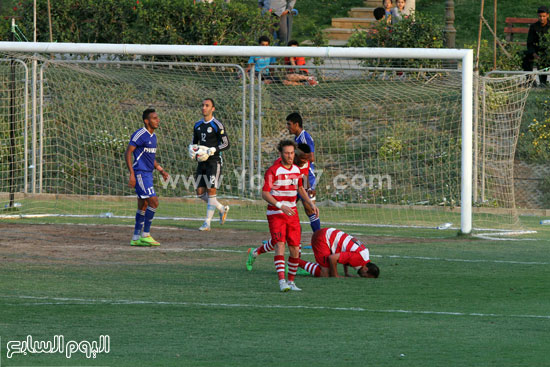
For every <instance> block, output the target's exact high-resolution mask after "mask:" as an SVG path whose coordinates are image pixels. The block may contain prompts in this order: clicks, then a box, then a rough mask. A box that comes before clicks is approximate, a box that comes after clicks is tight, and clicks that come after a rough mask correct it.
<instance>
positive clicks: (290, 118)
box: [286, 112, 302, 127]
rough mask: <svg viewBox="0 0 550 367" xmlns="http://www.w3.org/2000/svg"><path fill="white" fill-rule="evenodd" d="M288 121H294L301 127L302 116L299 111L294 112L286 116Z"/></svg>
mask: <svg viewBox="0 0 550 367" xmlns="http://www.w3.org/2000/svg"><path fill="white" fill-rule="evenodd" d="M286 120H287V121H291V122H293V123H298V125H299V126H300V127H302V116H300V114H299V113H298V112H292V113H291V114H290V115H288V116H287V117H286Z"/></svg>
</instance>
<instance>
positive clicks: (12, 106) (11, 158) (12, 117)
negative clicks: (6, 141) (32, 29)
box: [8, 19, 15, 208]
mask: <svg viewBox="0 0 550 367" xmlns="http://www.w3.org/2000/svg"><path fill="white" fill-rule="evenodd" d="M13 28H15V19H12V29H13ZM11 40H12V41H15V33H13V32H12V33H11ZM8 89H9V91H10V98H9V101H10V102H9V105H10V107H9V111H10V113H9V114H10V130H9V131H10V153H9V167H10V168H9V172H10V173H9V175H10V178H9V182H10V184H9V185H10V189H9V207H10V208H13V206H14V201H15V60H10V86H9V88H8Z"/></svg>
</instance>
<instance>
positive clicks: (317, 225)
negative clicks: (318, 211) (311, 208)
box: [309, 214, 321, 232]
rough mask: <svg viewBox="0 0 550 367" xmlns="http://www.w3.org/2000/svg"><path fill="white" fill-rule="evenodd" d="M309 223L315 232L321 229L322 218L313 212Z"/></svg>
mask: <svg viewBox="0 0 550 367" xmlns="http://www.w3.org/2000/svg"><path fill="white" fill-rule="evenodd" d="M309 225H310V226H311V229H312V230H313V232H315V231H318V230H320V229H321V220H320V219H319V217H318V216H317V215H315V214H312V215H310V216H309Z"/></svg>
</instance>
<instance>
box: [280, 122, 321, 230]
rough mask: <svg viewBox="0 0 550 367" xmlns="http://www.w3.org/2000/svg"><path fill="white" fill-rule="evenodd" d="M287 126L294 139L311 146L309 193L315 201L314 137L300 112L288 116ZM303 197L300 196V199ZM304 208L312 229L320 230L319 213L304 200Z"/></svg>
mask: <svg viewBox="0 0 550 367" xmlns="http://www.w3.org/2000/svg"><path fill="white" fill-rule="evenodd" d="M286 126H287V128H288V132H289V133H291V134H292V135H294V141H295V142H296V143H297V144H307V145H308V146H309V150H310V152H309V153H308V155H309V162H310V166H309V175H308V182H309V185H308V188H307V193H308V195H309V197H310V198H311V200H312V201H315V185H316V181H315V166H314V164H313V162H315V143H314V142H313V138H312V137H311V135H309V133H308V132H307V131H305V130H304V128H303V121H302V116H301V115H300V114H299V113H298V112H293V113H291V114H290V115H288V116H287V117H286ZM301 198H302V197H301V196H300V199H301ZM304 209H305V210H306V214H307V216H308V217H309V224H310V226H311V229H312V231H313V232H315V231H317V230H319V229H320V228H321V220H320V219H319V215H318V213H317V214H316V213H315V212H314V211H313V210H312V208H310V207H308V206H307V204H306V203H305V202H304Z"/></svg>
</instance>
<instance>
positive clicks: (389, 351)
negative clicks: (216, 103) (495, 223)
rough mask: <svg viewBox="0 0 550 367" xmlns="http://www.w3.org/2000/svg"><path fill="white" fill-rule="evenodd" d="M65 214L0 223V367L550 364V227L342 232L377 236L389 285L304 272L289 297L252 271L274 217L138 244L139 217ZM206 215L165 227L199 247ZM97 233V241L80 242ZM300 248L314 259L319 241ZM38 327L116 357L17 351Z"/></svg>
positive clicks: (261, 265)
mask: <svg viewBox="0 0 550 367" xmlns="http://www.w3.org/2000/svg"><path fill="white" fill-rule="evenodd" d="M62 220H64V221H67V220H68V219H67V218H57V219H55V220H49V219H34V220H27V219H24V220H17V221H2V222H0V227H1V228H2V229H3V233H4V234H5V237H4V241H3V242H2V243H1V244H0V278H1V279H2V281H1V282H0V315H1V316H0V337H1V339H0V351H1V360H0V365H1V366H280V365H289V366H290V365H296V366H351V365H359V364H361V365H380V366H412V365H422V366H442V365H447V366H549V365H550V362H549V361H548V350H549V349H548V348H549V347H548V346H549V345H550V333H549V332H548V330H550V312H549V310H550V297H549V296H548V295H549V294H550V292H549V291H550V289H549V288H550V287H549V285H548V284H549V283H548V270H549V269H550V251H548V250H549V247H550V241H549V240H548V238H549V234H550V230H549V229H547V228H546V227H544V226H539V227H537V229H538V230H539V232H538V233H537V234H531V235H524V236H520V237H515V238H513V239H514V240H513V241H497V240H494V241H491V240H482V239H477V238H460V237H457V236H456V234H455V233H454V232H451V231H437V230H421V229H390V228H364V227H348V228H342V229H344V230H346V231H348V232H349V233H353V234H355V235H357V237H359V238H361V239H363V240H365V242H370V243H369V249H370V251H371V255H372V259H373V261H374V262H375V263H377V264H378V265H379V266H380V269H381V276H380V278H379V279H376V280H373V279H359V278H351V279H343V278H342V279H320V278H313V277H305V276H299V277H297V281H296V283H297V284H298V286H300V287H301V288H302V289H303V291H302V292H291V293H280V292H279V291H278V284H277V280H276V274H275V270H274V266H273V260H272V256H271V255H262V256H261V257H259V258H258V260H257V261H256V263H255V265H254V269H253V271H251V272H247V271H246V270H245V268H244V262H245V258H246V249H247V248H248V247H251V246H256V245H258V242H257V241H256V240H257V238H261V237H262V236H263V235H265V234H267V228H266V227H267V226H266V225H265V224H263V223H257V224H250V223H248V224H246V225H243V224H242V223H241V224H239V223H228V224H227V225H226V227H224V228H223V229H222V228H219V227H216V228H213V231H212V232H211V233H210V234H209V235H210V236H211V237H209V238H210V239H212V241H214V240H215V241H217V242H218V243H222V245H217V246H210V245H209V241H205V244H204V245H201V246H196V245H193V244H192V243H191V242H190V240H181V242H178V241H176V242H174V243H172V244H170V245H167V246H165V245H164V243H163V245H162V246H160V248H155V249H152V248H145V249H135V248H130V247H129V246H128V244H127V243H126V242H127V241H124V243H118V242H117V241H118V238H126V237H128V236H127V235H126V234H129V233H131V227H130V225H131V220H113V219H80V220H79V221H81V222H84V224H90V223H93V224H95V225H94V226H86V225H84V226H83V225H65V226H61V225H60V224H59V223H55V222H56V221H57V222H59V221H62ZM44 221H48V223H47V224H46V225H43V224H42V225H39V224H38V223H42V222H44ZM532 222H533V227H534V226H535V224H534V220H533V221H532ZM112 224H114V226H113V225H112ZM198 224H200V223H199V222H196V223H195V222H164V221H157V222H155V223H154V224H153V226H154V227H153V234H154V235H155V237H156V238H157V239H162V238H163V237H164V236H165V235H166V234H167V233H172V232H173V233H174V234H172V238H177V236H178V235H179V233H182V234H184V235H185V236H187V237H186V238H193V237H194V236H196V237H197V239H196V241H198V242H200V236H201V235H202V234H200V233H199V232H196V227H197V225H198ZM155 225H156V226H157V228H155ZM51 226H60V227H59V228H62V229H63V228H65V230H64V231H61V232H60V233H59V237H58V240H57V241H54V242H52V238H55V237H51V236H49V235H47V234H42V233H46V232H47V231H48V228H51ZM56 228H57V227H56ZM305 229H306V228H305V227H304V230H305ZM110 231H112V232H113V233H114V232H119V233H122V234H120V235H118V234H116V235H114V236H111V234H110V233H111V232H110ZM22 232H24V233H26V234H25V235H22V234H21V233H22ZM88 232H90V233H88ZM106 232H108V233H107V234H106ZM29 233H30V234H29ZM32 233H35V234H34V235H32ZM75 233H76V235H75ZM79 233H82V237H81V238H80V237H79V235H78V234H79ZM86 233H88V235H90V236H92V237H91V238H97V242H90V243H81V242H82V238H88V237H85V235H86ZM109 236H111V237H112V238H113V240H111V241H109V238H110V237H109ZM29 237H32V238H31V239H29ZM35 238H37V239H39V241H35V240H34V239H35ZM40 238H43V239H44V241H43V242H44V243H42V242H41V241H40ZM225 239H227V244H226V245H224V244H223V243H224V240H225ZM15 242H17V243H15ZM199 247H200V249H201V250H200V251H199V250H197V249H198V248H199ZM70 251H73V252H70ZM105 251H107V252H109V254H112V255H109V256H106V255H105V254H104V252H105ZM73 254H76V255H73ZM303 257H304V258H305V259H306V260H312V259H313V256H312V254H311V250H308V249H304V255H303ZM28 335H32V337H33V339H34V340H44V341H47V340H53V338H54V336H55V335H63V336H64V340H65V341H68V340H76V341H82V340H88V341H93V340H96V341H97V340H99V336H100V335H109V337H110V351H109V353H100V354H97V356H96V358H95V359H93V358H91V359H87V358H86V357H84V356H83V355H82V353H76V354H74V355H73V356H72V357H71V359H67V358H66V357H65V356H64V355H62V354H60V353H54V354H46V353H40V354H39V353H35V354H31V353H29V354H27V355H21V354H17V355H14V356H13V357H12V358H11V359H8V358H7V344H8V342H9V341H17V340H24V339H25V338H26V337H27V336H28Z"/></svg>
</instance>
